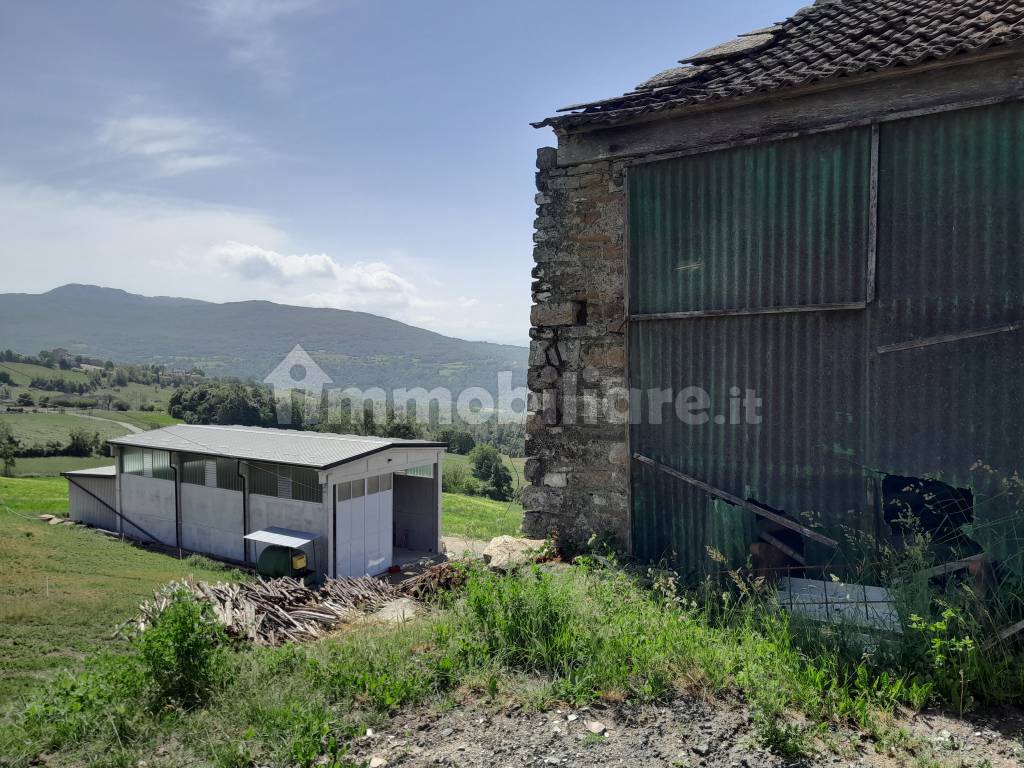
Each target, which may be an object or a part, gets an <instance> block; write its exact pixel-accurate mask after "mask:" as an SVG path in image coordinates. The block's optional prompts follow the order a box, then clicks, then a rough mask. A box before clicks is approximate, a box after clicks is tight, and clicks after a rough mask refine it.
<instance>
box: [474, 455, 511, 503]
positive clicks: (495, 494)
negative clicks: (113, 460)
mask: <svg viewBox="0 0 1024 768" xmlns="http://www.w3.org/2000/svg"><path fill="white" fill-rule="evenodd" d="M469 461H470V462H471V463H472V465H473V477H475V478H476V479H478V480H480V481H481V482H482V483H483V484H484V494H485V495H487V496H488V497H490V498H492V499H495V500H496V501H508V500H509V499H511V498H512V473H511V472H509V471H508V467H506V466H505V462H504V460H503V459H502V457H501V454H500V453H498V450H497V449H496V448H495V447H494V446H491V445H487V444H486V443H480V444H479V445H477V446H476V448H474V449H473V450H472V451H471V452H470V454H469Z"/></svg>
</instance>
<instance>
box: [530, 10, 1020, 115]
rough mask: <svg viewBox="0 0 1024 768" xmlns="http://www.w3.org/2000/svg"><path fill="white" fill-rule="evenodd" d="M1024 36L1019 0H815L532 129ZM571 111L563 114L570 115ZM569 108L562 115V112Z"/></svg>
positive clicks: (904, 62)
mask: <svg viewBox="0 0 1024 768" xmlns="http://www.w3.org/2000/svg"><path fill="white" fill-rule="evenodd" d="M1022 37H1024V0H959V1H958V0H818V2H816V3H815V4H814V5H810V6H807V7H806V8H802V9H801V10H799V11H797V12H796V13H795V14H794V15H793V16H792V17H791V18H789V19H787V20H786V21H784V22H782V23H780V24H776V25H774V26H771V27H768V28H766V29H760V30H756V31H754V32H748V33H746V34H744V35H740V36H739V37H737V38H736V39H735V40H730V41H727V42H725V43H722V44H720V45H717V46H714V47H712V48H709V49H708V50H706V51H702V52H701V53H698V54H694V55H692V56H690V57H689V58H686V59H683V60H682V61H681V63H682V64H683V65H684V66H682V67H673V68H672V69H670V70H666V71H665V72H663V73H661V74H659V75H655V76H654V77H652V78H650V79H649V80H647V81H645V82H644V83H642V84H641V85H639V86H637V87H636V88H635V89H634V90H632V91H630V92H629V93H626V94H623V95H622V96H619V97H617V98H611V99H603V100H601V101H599V102H592V103H590V104H583V105H578V106H576V107H573V108H572V109H573V110H576V111H574V112H573V113H572V114H566V115H560V116H557V117H550V118H548V119H546V120H544V121H542V122H539V123H534V125H535V126H537V127H542V126H545V125H551V126H555V127H564V128H570V127H573V126H578V125H584V124H587V123H597V122H618V121H620V120H626V119H629V118H631V117H633V116H635V115H639V114H643V113H646V112H652V111H658V110H663V109H668V108H672V107H679V106H687V105H691V104H698V103H702V102H707V101H711V100H715V99H726V98H736V97H740V96H749V95H752V94H756V93H764V92H769V91H773V90H778V89H783V88H791V87H795V86H798V85H805V84H808V83H813V82H818V81H822V80H827V79H831V78H836V77H842V76H848V75H855V74H859V73H863V72H871V71H877V70H881V69H888V68H890V67H897V66H910V65H914V64H920V63H922V62H925V61H929V60H934V59H942V58H947V57H950V56H954V55H962V54H967V53H974V52H977V51H980V50H983V49H986V48H989V47H992V46H995V45H1005V44H1007V43H1010V42H1014V41H1016V40H1020V39H1021V38H1022ZM567 109H568V108H567ZM562 111H566V110H562Z"/></svg>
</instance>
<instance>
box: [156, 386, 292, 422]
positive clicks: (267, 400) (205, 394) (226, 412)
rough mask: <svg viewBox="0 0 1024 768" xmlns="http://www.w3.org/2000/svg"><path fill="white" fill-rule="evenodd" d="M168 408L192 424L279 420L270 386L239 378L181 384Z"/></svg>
mask: <svg viewBox="0 0 1024 768" xmlns="http://www.w3.org/2000/svg"><path fill="white" fill-rule="evenodd" d="M167 412H168V413H169V414H170V415H171V416H174V417H175V418H176V419H182V420H183V421H185V422H186V423H188V424H238V425H242V426H250V427H270V426H274V425H275V424H276V423H277V419H276V413H275V408H274V401H273V397H272V395H271V394H270V390H269V389H267V388H266V387H261V386H257V385H254V384H242V383H241V382H237V381H235V382H220V381H209V382H205V381H204V382H202V383H199V384H194V385H192V386H188V387H180V388H178V389H176V390H174V392H173V393H172V394H171V398H170V401H169V402H168V404H167Z"/></svg>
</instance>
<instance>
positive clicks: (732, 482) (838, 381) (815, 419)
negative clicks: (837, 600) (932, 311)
mask: <svg viewBox="0 0 1024 768" xmlns="http://www.w3.org/2000/svg"><path fill="white" fill-rule="evenodd" d="M863 314H864V313H863V312H856V311H854V312H835V313H820V314H781V315H769V316H763V317H729V318H703V319H695V320H672V321H659V322H657V323H637V324H634V326H633V329H632V335H631V339H630V352H631V382H630V383H631V386H632V387H633V388H635V389H639V390H642V391H646V390H649V389H667V388H671V389H672V390H673V391H674V392H676V393H678V392H679V391H680V390H681V389H682V388H683V387H687V386H696V387H700V388H702V389H703V390H705V391H706V392H707V393H708V394H709V395H710V397H711V403H712V404H711V408H710V410H709V411H708V414H709V415H710V416H711V417H712V420H711V421H710V422H709V423H706V424H702V425H688V424H685V423H683V422H682V421H680V420H679V419H677V418H676V417H675V415H674V414H673V412H672V408H671V406H666V407H665V409H664V418H663V419H662V423H661V424H660V425H659V424H651V423H649V422H648V421H647V420H646V418H645V423H643V424H640V425H636V426H634V427H633V429H632V432H631V447H632V450H633V451H635V452H637V453H640V454H643V455H645V456H648V457H650V458H652V459H655V460H656V461H659V462H661V463H663V464H667V465H669V466H671V467H674V468H675V469H678V470H679V471H681V472H683V473H685V474H687V475H690V476H692V477H695V478H698V479H700V480H703V481H704V482H707V483H710V484H711V485H713V486H715V487H717V488H720V489H722V490H725V491H728V492H729V493H732V494H733V495H735V496H739V497H741V498H744V499H752V500H756V501H758V502H759V503H761V504H767V505H768V506H770V507H773V508H776V509H781V510H784V511H785V512H786V513H787V514H788V515H789V516H790V517H792V518H794V519H797V520H801V521H802V522H803V521H809V522H813V523H820V524H822V525H823V526H824V527H825V528H826V529H831V530H835V529H836V527H837V526H838V525H841V524H845V523H854V521H855V519H856V518H854V519H851V515H850V514H849V510H850V507H851V500H856V502H859V503H863V502H864V500H865V498H866V496H865V483H864V478H863V473H862V471H861V468H860V461H861V459H862V458H863V456H864V438H865V436H864V434H863V431H862V428H863V419H862V416H863V405H864V398H865V373H866V371H865V368H864V365H863V360H864V354H863V350H864V345H865V341H866V339H865V329H864V324H863ZM851 351H853V353H852V354H851ZM733 387H739V388H740V389H741V390H746V389H753V390H754V391H755V392H756V393H757V395H758V396H759V397H761V398H762V400H763V406H762V407H761V409H760V414H761V418H762V422H761V423H760V424H757V425H747V424H731V423H724V424H717V423H715V420H714V417H716V416H725V417H726V418H727V422H728V420H729V417H730V412H729V400H730V395H731V394H732V392H731V389H732V388H733ZM643 407H644V414H645V417H646V415H647V413H648V398H646V397H645V399H644V405H643ZM637 471H638V472H642V478H641V479H640V480H639V481H638V482H637V483H635V484H634V499H635V502H636V503H635V504H634V510H633V520H634V543H635V544H637V545H638V552H639V553H642V554H643V555H644V556H654V557H655V559H657V557H660V556H661V555H663V554H664V551H666V550H671V551H674V552H675V553H676V554H677V555H678V562H679V563H680V564H681V565H684V566H687V567H697V566H698V565H699V564H703V563H704V558H705V551H704V550H705V544H707V543H710V539H709V534H708V533H707V531H708V529H709V527H710V526H711V525H712V524H713V523H712V521H710V520H708V519H707V515H708V509H707V499H706V496H705V495H704V494H703V493H701V492H695V491H692V490H691V489H690V488H689V487H688V486H687V485H686V484H685V483H682V482H680V481H678V480H675V479H672V478H666V477H664V476H663V475H661V473H658V472H656V471H654V470H651V469H649V468H644V469H643V470H640V469H638V470H637ZM654 474H657V475H661V477H659V481H658V482H657V483H656V484H655V485H654V486H653V487H651V488H648V487H646V486H647V484H648V482H649V480H650V479H651V477H652V475H654ZM662 478H664V479H662ZM806 516H810V517H809V518H808V517H806ZM861 522H862V521H858V522H857V524H861ZM737 530H740V529H737ZM650 537H653V538H650ZM833 538H835V536H833ZM749 543H750V542H749V540H748V541H746V542H745V545H746V544H749ZM718 544H719V548H720V549H722V548H733V547H732V546H731V545H730V546H727V545H725V544H724V543H722V542H721V541H719V542H718ZM811 549H812V547H811V544H810V543H809V542H808V552H809V553H810V552H811ZM814 554H815V555H816V556H820V555H822V554H823V553H818V552H814Z"/></svg>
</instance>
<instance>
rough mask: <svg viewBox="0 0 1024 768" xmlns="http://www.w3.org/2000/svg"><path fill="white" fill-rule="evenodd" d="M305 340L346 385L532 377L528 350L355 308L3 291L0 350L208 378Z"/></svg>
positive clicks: (245, 372)
mask: <svg viewBox="0 0 1024 768" xmlns="http://www.w3.org/2000/svg"><path fill="white" fill-rule="evenodd" d="M296 344H300V345H301V346H302V347H303V348H304V349H305V350H306V351H307V352H308V353H309V354H310V355H311V356H312V357H313V358H314V359H315V360H316V362H317V363H318V364H319V365H320V366H321V367H322V368H324V370H325V371H326V372H327V373H328V375H330V376H331V378H332V379H334V381H335V383H336V384H337V385H339V386H342V387H344V386H356V387H362V388H366V387H371V386H380V387H383V388H385V389H393V388H396V387H405V388H413V387H420V386H422V387H426V388H427V389H432V388H433V387H435V386H444V387H448V388H450V389H461V388H465V387H469V386H482V387H484V388H485V389H487V390H488V391H492V392H494V391H495V390H496V385H497V375H498V373H499V372H500V371H511V372H512V381H513V383H514V385H516V386H520V385H522V384H523V383H525V380H526V364H527V357H528V354H529V352H528V349H527V348H526V347H518V346H514V345H508V344H496V343H493V342H486V341H466V340H464V339H459V338H455V337H451V336H445V335H443V334H440V333H437V332H435V331H429V330H426V329H424V328H417V327H416V326H413V325H409V324H407V323H403V322H401V321H398V320H392V319H390V318H386V317H380V316H378V315H373V314H370V313H368V312H360V311H356V310H345V309H331V308H319V307H299V306H294V305H289V304H279V303H276V302H273V301H268V300H259V299H257V300H247V301H235V302H225V303H215V302H208V301H203V300H200V299H190V298H183V297H173V296H142V295H139V294H134V293H130V292H128V291H124V290H122V289H120V288H109V287H103V286H96V285H89V284H83V283H68V284H66V285H61V286H58V287H57V288H53V289H51V290H49V291H46V292H44V293H4V294H0V347H6V348H11V349H14V350H15V351H18V352H23V353H34V352H37V351H39V350H40V349H53V348H57V347H60V348H64V349H67V350H68V351H70V352H71V353H72V354H81V355H86V356H90V357H100V358H103V359H111V360H116V361H118V362H124V363H137V364H138V363H161V364H165V365H170V366H172V367H175V368H188V367H191V366H193V365H196V366H199V367H200V368H202V369H203V370H204V371H206V372H207V374H209V375H215V376H235V377H239V378H255V379H262V378H263V377H264V376H266V375H267V374H268V373H269V372H270V371H271V370H273V368H274V367H275V366H276V365H277V364H278V363H279V362H280V361H281V360H282V359H283V358H284V356H285V355H287V354H288V352H289V351H290V350H291V349H292V348H293V347H294V346H295V345H296Z"/></svg>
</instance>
